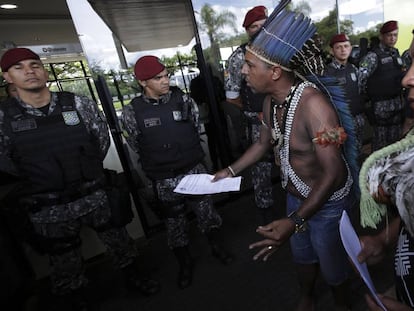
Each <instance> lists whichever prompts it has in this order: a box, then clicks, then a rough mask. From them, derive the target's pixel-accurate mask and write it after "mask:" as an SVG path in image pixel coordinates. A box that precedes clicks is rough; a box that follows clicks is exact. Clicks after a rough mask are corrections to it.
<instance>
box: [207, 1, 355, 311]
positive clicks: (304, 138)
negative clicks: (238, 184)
mask: <svg viewBox="0 0 414 311" xmlns="http://www.w3.org/2000/svg"><path fill="white" fill-rule="evenodd" d="M289 2H290V1H282V2H281V3H280V4H279V6H278V7H277V8H276V9H275V10H274V11H273V13H272V14H271V16H269V18H268V20H267V21H266V23H265V24H264V26H263V28H262V30H261V31H260V32H259V33H258V34H257V36H256V37H255V38H254V39H253V41H252V42H251V43H250V44H249V45H248V46H247V47H246V49H247V52H246V64H245V65H244V66H243V70H242V72H243V74H245V76H246V81H247V84H248V86H250V87H251V88H252V89H253V90H254V91H255V92H257V93H264V94H269V95H268V96H267V98H266V100H265V103H264V106H263V111H264V123H263V126H262V128H261V132H260V138H259V140H258V141H257V142H255V143H254V144H253V145H252V146H251V147H250V148H249V149H248V150H247V151H246V152H245V153H244V154H243V155H242V156H241V157H240V158H239V159H238V160H237V161H235V162H234V163H233V164H232V165H231V166H229V167H228V168H227V169H225V170H221V171H219V172H217V173H216V175H215V180H218V179H221V178H224V177H228V176H232V175H236V174H237V173H239V172H240V171H242V170H243V169H245V168H247V167H248V166H249V165H251V164H252V163H254V162H256V161H258V160H259V159H260V158H261V156H262V155H263V154H264V153H265V152H266V151H267V150H268V148H269V147H270V146H271V143H272V142H273V143H274V148H275V151H276V156H277V158H280V165H281V175H282V177H281V178H282V186H283V187H284V188H286V190H287V192H288V196H287V212H288V217H286V218H283V219H280V220H276V221H273V222H272V223H270V224H268V225H266V226H260V227H259V228H258V229H257V232H258V233H259V234H261V235H262V236H263V237H265V239H264V240H262V241H259V242H256V243H253V244H252V245H250V248H260V251H259V252H258V253H257V254H256V255H255V256H254V259H259V258H261V257H263V260H267V259H268V257H269V256H270V255H271V254H272V253H273V252H274V251H275V250H276V249H278V247H280V246H281V245H282V244H283V243H285V242H286V241H287V240H288V239H289V238H290V242H291V248H292V252H293V259H294V261H295V263H297V267H298V276H299V281H300V285H301V289H302V290H301V296H300V300H299V303H298V306H297V310H313V308H314V297H313V289H314V285H315V282H316V278H317V275H318V269H320V270H321V272H322V275H323V276H324V278H325V280H326V282H327V283H328V284H330V285H331V286H332V289H333V291H334V295H335V302H336V309H337V310H346V308H347V306H346V301H345V289H346V284H347V279H348V276H349V272H350V269H349V262H348V259H347V255H346V253H345V250H344V249H343V247H342V244H341V240H340V236H339V229H338V221H339V219H340V217H341V214H342V211H343V210H344V209H345V208H347V207H348V205H349V194H350V191H351V185H352V177H351V173H350V164H348V163H347V161H346V160H345V159H344V155H343V153H342V148H339V147H341V146H342V145H343V143H344V139H345V136H346V134H345V132H344V128H342V127H341V120H340V119H339V116H338V114H337V112H336V110H335V108H334V106H333V103H332V101H334V102H335V103H336V104H338V105H339V104H340V103H339V100H338V99H341V100H344V99H343V98H340V97H338V94H336V91H338V90H335V88H334V87H332V85H329V83H332V79H327V78H322V77H321V76H319V75H318V73H319V74H320V73H321V72H322V69H323V60H322V58H321V56H320V50H319V49H318V47H317V46H316V45H315V43H314V41H313V40H312V36H313V35H314V33H315V31H316V28H315V26H314V25H313V24H312V23H311V21H310V19H308V18H306V17H304V16H303V15H300V16H297V15H296V13H294V12H289V11H287V10H285V9H284V7H285V6H286V5H287V4H288V3H289ZM305 77H306V78H305ZM307 79H311V80H312V81H314V82H310V81H308V80H307ZM325 82H326V83H325ZM315 83H317V84H318V85H319V87H320V88H321V90H322V91H323V92H324V93H326V94H324V93H323V92H322V91H321V90H319V88H318V87H317V85H316V84H315ZM335 87H336V86H335ZM328 96H329V97H328ZM333 97H335V100H332V98H333ZM342 104H343V105H345V104H344V102H342ZM345 106H346V105H345ZM344 108H345V109H344V111H345V112H346V114H347V118H349V119H347V121H350V122H349V124H352V117H351V115H350V112H349V110H347V109H346V107H344ZM350 134H351V133H350ZM352 134H353V133H352ZM349 137H350V138H352V139H354V138H355V137H353V136H352V135H349ZM352 139H351V140H352ZM350 143H354V141H350ZM352 145H353V144H350V146H352ZM347 148H348V146H346V149H347ZM355 151H356V150H355V149H354V150H353V152H354V154H353V158H352V164H353V165H354V164H355V163H356V162H355V158H356V152H355Z"/></svg>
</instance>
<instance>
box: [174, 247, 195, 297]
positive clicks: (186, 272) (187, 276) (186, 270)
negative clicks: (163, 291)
mask: <svg viewBox="0 0 414 311" xmlns="http://www.w3.org/2000/svg"><path fill="white" fill-rule="evenodd" d="M173 252H174V255H175V257H177V261H178V264H179V265H180V270H179V272H178V280H177V283H178V287H179V288H181V289H184V288H187V287H189V286H190V285H191V283H192V281H193V266H194V263H193V259H192V258H191V255H190V252H189V251H188V247H187V246H183V247H175V248H173Z"/></svg>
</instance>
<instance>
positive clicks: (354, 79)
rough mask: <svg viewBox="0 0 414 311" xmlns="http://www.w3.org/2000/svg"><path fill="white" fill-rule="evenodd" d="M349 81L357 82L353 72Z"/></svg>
mask: <svg viewBox="0 0 414 311" xmlns="http://www.w3.org/2000/svg"><path fill="white" fill-rule="evenodd" d="M351 79H352V81H354V82H355V81H356V80H357V76H356V74H355V72H351Z"/></svg>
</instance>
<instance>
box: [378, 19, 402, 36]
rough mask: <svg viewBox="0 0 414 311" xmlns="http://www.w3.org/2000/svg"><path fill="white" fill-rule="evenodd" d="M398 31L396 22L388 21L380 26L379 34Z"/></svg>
mask: <svg viewBox="0 0 414 311" xmlns="http://www.w3.org/2000/svg"><path fill="white" fill-rule="evenodd" d="M397 29H398V22H397V21H388V22H386V23H384V25H382V27H381V29H380V33H382V34H384V33H387V32H391V31H394V30H397Z"/></svg>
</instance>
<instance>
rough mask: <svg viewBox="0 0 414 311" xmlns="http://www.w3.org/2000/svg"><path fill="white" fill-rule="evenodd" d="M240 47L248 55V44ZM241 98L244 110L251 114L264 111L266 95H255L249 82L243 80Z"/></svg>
mask: <svg viewBox="0 0 414 311" xmlns="http://www.w3.org/2000/svg"><path fill="white" fill-rule="evenodd" d="M240 47H241V48H242V50H243V52H244V53H245V54H246V44H243V45H241V46H240ZM240 96H241V99H242V103H243V110H245V111H249V112H262V111H263V101H264V99H265V97H266V94H258V93H254V92H253V91H252V89H251V88H250V87H249V86H247V82H246V80H245V79H242V82H241V87H240Z"/></svg>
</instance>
